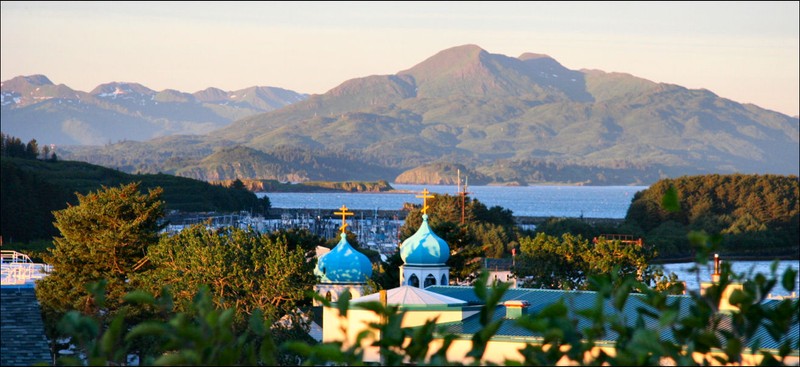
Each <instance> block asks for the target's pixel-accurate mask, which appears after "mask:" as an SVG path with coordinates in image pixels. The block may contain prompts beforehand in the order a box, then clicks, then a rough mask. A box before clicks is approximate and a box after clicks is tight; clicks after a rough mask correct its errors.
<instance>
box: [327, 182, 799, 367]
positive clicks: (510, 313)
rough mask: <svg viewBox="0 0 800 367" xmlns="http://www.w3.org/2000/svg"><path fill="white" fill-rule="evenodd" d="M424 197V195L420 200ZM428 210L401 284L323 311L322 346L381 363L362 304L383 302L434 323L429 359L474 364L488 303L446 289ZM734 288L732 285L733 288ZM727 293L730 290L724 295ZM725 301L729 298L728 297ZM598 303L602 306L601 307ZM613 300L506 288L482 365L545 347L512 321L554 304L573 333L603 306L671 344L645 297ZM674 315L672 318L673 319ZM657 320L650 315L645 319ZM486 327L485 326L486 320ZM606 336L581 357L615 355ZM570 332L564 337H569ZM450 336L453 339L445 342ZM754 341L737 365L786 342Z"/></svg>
mask: <svg viewBox="0 0 800 367" xmlns="http://www.w3.org/2000/svg"><path fill="white" fill-rule="evenodd" d="M425 196H426V194H425V193H424V192H423V196H422V197H423V198H424V197H425ZM425 209H427V205H424V204H423V221H422V224H421V225H420V228H419V229H418V231H417V232H416V233H415V234H414V235H413V236H411V237H409V238H408V239H407V240H406V241H403V243H402V245H401V248H400V252H401V257H402V259H403V261H404V265H403V266H401V284H400V285H399V287H397V288H393V289H389V290H385V291H381V292H379V293H374V294H369V295H364V296H361V297H355V298H353V299H352V300H351V301H350V305H351V306H350V308H349V310H348V311H347V314H346V315H344V314H342V313H341V312H340V310H339V309H338V307H337V305H332V306H331V307H323V312H322V316H323V337H322V340H323V342H341V343H342V348H350V347H352V346H354V345H356V344H358V345H360V347H361V348H362V350H363V351H364V353H363V360H364V361H365V362H374V363H381V362H382V359H381V355H380V349H379V347H378V346H375V345H377V343H376V342H377V341H379V340H380V338H381V337H382V336H381V335H380V334H379V333H377V332H373V333H371V334H367V335H366V336H365V335H364V333H363V331H365V330H374V328H372V329H371V328H370V324H375V323H381V322H382V321H384V320H381V317H380V316H379V315H378V314H376V313H375V312H373V311H372V310H371V309H368V308H365V307H361V306H360V305H362V304H365V303H367V302H380V303H381V304H384V305H387V306H396V307H398V309H399V311H400V312H402V313H403V314H404V315H403V318H402V321H401V322H400V326H401V327H411V328H414V327H422V326H424V325H425V324H426V323H427V322H429V321H431V320H435V323H436V325H437V326H438V327H439V328H440V329H439V332H434V333H433V335H432V341H431V342H430V343H429V346H428V357H429V358H430V356H431V355H432V353H434V352H436V351H437V350H439V348H441V347H442V346H443V345H444V344H445V342H446V340H447V342H449V343H450V344H449V348H448V349H447V360H449V361H458V362H460V363H465V364H467V363H472V362H473V361H474V358H472V357H470V356H469V355H468V353H469V352H470V350H471V349H472V345H473V344H472V343H473V337H474V336H475V335H476V334H478V333H479V332H480V331H481V330H482V329H484V328H485V325H484V323H482V322H481V309H482V308H483V306H484V303H485V301H484V300H483V299H482V298H481V297H478V295H476V293H475V290H474V289H473V287H467V286H451V285H448V284H449V283H448V282H447V280H448V278H449V274H447V273H446V272H447V271H448V270H449V268H447V267H446V266H445V264H444V263H445V261H446V260H447V257H448V256H449V254H446V253H445V251H446V250H449V247H448V246H447V243H446V242H444V241H443V240H442V239H441V238H439V237H438V236H436V234H435V233H433V231H431V229H430V227H429V226H428V223H427V213H426V212H425V211H424V210H425ZM735 286H736V285H734V287H735ZM726 292H730V290H726ZM728 294H729V293H728ZM598 302H600V303H598ZM615 302H617V300H613V299H603V298H601V297H598V294H597V293H596V292H590V291H561V290H544V289H524V288H511V289H508V290H506V292H505V293H504V294H503V295H502V297H501V298H500V300H499V303H498V306H497V307H496V308H494V310H493V312H492V313H491V314H489V315H488V322H489V323H491V322H496V321H499V322H500V326H499V327H498V329H497V332H496V333H495V334H494V335H493V336H492V337H491V339H490V340H489V341H488V342H487V344H486V349H485V353H484V354H483V358H482V360H481V363H483V364H504V363H505V362H506V361H517V362H521V361H524V356H523V355H522V353H521V350H523V349H524V348H525V347H526V346H531V345H533V346H542V343H543V340H544V334H543V333H542V332H540V331H535V330H533V329H532V328H530V327H526V326H525V325H522V324H520V323H518V322H517V320H518V319H520V318H521V317H522V316H523V315H526V314H537V313H540V312H542V311H543V310H546V309H550V308H551V307H552V306H553V305H556V304H560V305H564V307H565V308H566V310H567V311H566V312H567V314H568V316H569V318H570V319H571V320H575V322H576V324H575V325H574V329H573V331H575V330H584V329H586V328H589V327H591V326H593V324H592V320H591V319H589V318H588V317H586V315H585V314H583V313H582V312H581V310H586V309H591V308H593V307H595V306H597V305H598V304H601V307H602V310H603V314H604V315H608V317H609V319H616V320H619V321H620V323H621V324H624V325H625V327H629V328H634V327H636V326H637V325H640V324H644V325H645V326H646V328H647V330H648V331H652V332H653V335H657V337H658V338H660V339H661V340H663V341H667V342H669V341H672V342H674V341H676V340H677V339H676V337H675V335H674V334H673V331H672V329H671V328H670V327H669V326H668V325H666V326H665V325H661V324H660V323H659V320H658V317H657V316H659V315H660V311H659V310H658V309H656V308H654V307H653V306H650V305H649V304H647V302H646V298H645V297H644V296H643V295H642V294H635V293H632V294H630V295H629V296H628V298H627V300H626V302H624V304H623V305H622V307H617V306H618V305H615ZM664 302H665V304H666V305H669V306H670V307H671V308H672V311H674V312H675V315H674V317H676V318H677V319H685V318H686V317H688V316H691V315H692V312H693V310H692V305H693V299H692V298H691V297H690V296H686V295H675V296H668V297H667V298H666V299H665V300H664ZM778 302H779V301H777V300H770V301H766V303H765V306H766V307H772V306H777V305H778ZM672 311H671V312H672ZM734 311H735V310H734V309H733V308H731V307H730V306H729V305H727V306H726V305H724V304H723V305H722V308H721V310H720V315H721V317H720V329H722V330H732V325H733V323H734V318H733V317H732V313H731V312H734ZM648 314H649V315H654V316H655V317H653V316H648ZM794 320H795V321H794V323H793V324H791V325H790V331H789V333H788V336H787V338H788V339H791V340H790V345H791V346H792V347H791V348H792V350H791V351H790V353H789V357H788V359H787V361H788V362H789V363H790V364H798V363H800V354H799V353H798V350H797V347H796V346H797V345H798V344H797V343H798V338H800V336H798V335H800V324H798V322H797V319H796V318H795V319H794ZM484 321H486V320H484ZM602 327H603V328H604V331H605V332H604V333H603V335H604V337H603V338H601V339H600V340H595V342H596V344H595V347H594V349H593V350H592V351H591V353H589V354H587V355H584V356H583V357H584V358H589V359H591V358H592V355H594V356H596V355H598V354H596V353H599V351H600V350H602V351H604V352H605V353H607V354H609V355H615V353H616V343H617V339H618V335H619V334H617V333H616V332H615V331H614V329H613V328H611V324H610V323H605V324H604V325H603V326H602ZM568 331H569V330H568ZM445 335H449V336H450V338H452V339H446V338H445ZM755 335H756V336H755V337H754V338H753V340H757V341H759V342H760V344H758V347H757V348H756V349H753V348H752V347H754V346H756V345H755V344H753V343H755V342H750V344H746V345H744V347H745V348H744V351H743V352H742V358H743V361H742V364H758V363H759V362H760V360H761V358H762V357H761V355H760V352H761V351H769V352H771V353H773V354H777V353H778V351H779V349H780V348H781V345H782V343H783V342H785V341H786V338H784V339H782V340H774V339H772V337H771V336H770V333H769V328H768V327H766V326H765V325H760V326H759V327H758V328H757V329H756V334H755ZM715 353H716V354H720V355H722V354H724V351H722V350H712V351H710V352H709V353H706V354H695V355H692V358H694V359H695V361H697V362H698V363H703V360H706V361H708V363H713V360H712V359H711V358H712V357H713V354H715ZM571 362H572V361H570V360H568V359H566V358H564V359H562V360H561V361H559V363H564V364H569V363H571ZM660 362H661V364H675V361H671V360H661V361H660Z"/></svg>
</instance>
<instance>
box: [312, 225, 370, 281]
mask: <svg viewBox="0 0 800 367" xmlns="http://www.w3.org/2000/svg"><path fill="white" fill-rule="evenodd" d="M341 238H342V239H341V240H339V243H338V244H336V246H334V248H333V249H331V251H330V252H328V253H327V254H325V255H322V256H320V258H319V259H318V260H317V266H316V267H315V268H314V275H316V276H318V277H320V278H321V282H322V283H365V282H366V281H367V278H369V277H370V276H372V262H370V261H369V259H368V258H367V256H366V255H364V254H362V253H360V252H358V251H356V249H354V248H353V246H350V243H349V242H347V235H345V234H344V233H342V235H341Z"/></svg>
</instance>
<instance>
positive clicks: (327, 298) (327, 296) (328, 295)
mask: <svg viewBox="0 0 800 367" xmlns="http://www.w3.org/2000/svg"><path fill="white" fill-rule="evenodd" d="M325 299H326V300H328V301H329V302H330V300H331V292H330V291H328V293H325Z"/></svg>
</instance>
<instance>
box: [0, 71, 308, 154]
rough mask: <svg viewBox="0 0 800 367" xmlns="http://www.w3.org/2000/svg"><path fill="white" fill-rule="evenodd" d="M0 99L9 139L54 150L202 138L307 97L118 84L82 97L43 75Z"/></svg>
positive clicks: (8, 88) (10, 85)
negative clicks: (33, 142) (29, 141)
mask: <svg viewBox="0 0 800 367" xmlns="http://www.w3.org/2000/svg"><path fill="white" fill-rule="evenodd" d="M209 89H211V91H209ZM0 96H2V103H1V104H2V110H1V111H2V119H3V131H4V132H8V133H9V134H11V135H14V136H18V137H20V138H22V139H31V138H37V139H39V140H40V141H46V142H47V143H49V144H57V145H101V144H108V143H110V142H115V141H123V140H140V141H141V140H147V139H152V138H156V137H159V136H165V135H174V134H204V133H207V132H210V131H213V130H214V129H217V128H219V127H222V126H224V125H227V124H228V123H230V122H232V121H234V120H236V119H239V118H242V117H245V116H249V115H253V114H257V113H261V112H267V111H271V110H274V109H278V108H281V107H283V106H285V105H288V104H291V103H294V102H297V101H302V100H304V99H305V98H307V95H306V94H301V93H297V92H294V91H290V90H286V89H282V88H277V87H263V86H251V87H247V88H244V89H240V90H235V91H227V92H226V91H222V90H221V89H218V88H213V87H209V88H207V89H205V90H201V91H197V92H195V93H186V92H182V91H178V90H175V89H164V90H161V91H155V90H153V89H150V88H148V87H146V86H144V85H142V84H139V83H135V82H116V81H115V82H109V83H103V84H100V85H98V86H97V87H95V88H94V89H92V90H91V91H90V92H82V91H77V90H73V89H71V88H70V87H68V86H66V85H64V84H59V85H55V84H54V83H53V82H52V81H50V79H49V78H47V77H46V76H44V75H30V76H18V77H15V78H12V79H10V80H7V81H4V82H2V91H0Z"/></svg>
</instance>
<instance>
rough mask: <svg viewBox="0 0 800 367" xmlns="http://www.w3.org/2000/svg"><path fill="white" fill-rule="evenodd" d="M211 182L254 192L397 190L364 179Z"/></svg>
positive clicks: (385, 182) (382, 182) (387, 183)
mask: <svg viewBox="0 0 800 367" xmlns="http://www.w3.org/2000/svg"><path fill="white" fill-rule="evenodd" d="M211 184H214V185H220V186H224V187H241V188H244V189H247V190H249V191H252V192H388V191H395V190H394V188H393V187H392V185H390V184H389V182H387V181H385V180H379V181H374V182H362V181H342V182H333V181H307V182H300V183H291V182H280V181H278V180H256V179H244V180H239V179H235V180H221V181H211Z"/></svg>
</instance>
